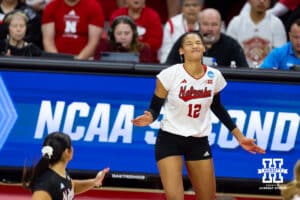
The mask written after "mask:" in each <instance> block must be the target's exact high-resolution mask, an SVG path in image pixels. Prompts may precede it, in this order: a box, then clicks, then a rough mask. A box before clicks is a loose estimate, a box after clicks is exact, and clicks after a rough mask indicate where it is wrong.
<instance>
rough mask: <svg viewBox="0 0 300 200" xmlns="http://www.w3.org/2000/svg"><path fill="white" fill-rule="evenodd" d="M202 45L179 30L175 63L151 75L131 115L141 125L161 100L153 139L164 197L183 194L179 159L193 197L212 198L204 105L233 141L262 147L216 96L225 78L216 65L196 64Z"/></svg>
mask: <svg viewBox="0 0 300 200" xmlns="http://www.w3.org/2000/svg"><path fill="white" fill-rule="evenodd" d="M204 51H205V47H204V44H203V39H202V36H201V35H200V34H199V33H198V32H188V33H185V34H184V35H183V36H182V40H181V48H180V49H179V53H180V54H181V55H182V56H183V58H184V63H183V64H176V65H173V66H171V67H169V68H166V69H164V70H162V71H161V72H160V73H159V74H158V75H157V82H156V89H155V93H154V95H153V98H152V100H151V104H150V107H149V109H148V110H147V111H145V112H144V114H143V115H140V116H138V117H136V118H135V119H133V120H132V123H133V124H134V125H136V126H147V125H149V124H150V123H152V122H153V121H154V120H155V119H156V118H157V117H158V115H159V113H160V109H161V107H162V106H164V112H165V113H164V117H163V119H162V122H161V128H160V130H159V133H158V137H157V140H156V144H155V156H156V161H157V165H158V169H159V173H160V177H161V181H162V184H163V188H164V191H165V193H166V197H167V199H168V200H183V199H184V187H183V181H182V169H183V159H182V156H183V157H184V161H185V164H186V168H187V172H188V176H189V178H190V181H191V183H192V186H193V189H194V191H195V193H196V196H197V199H198V200H200V199H201V200H203V199H205V200H212V199H215V192H216V183H215V175H214V168H213V160H212V153H211V149H210V146H209V143H208V137H207V136H208V135H209V134H210V132H211V129H212V122H211V119H210V110H212V111H213V112H214V113H215V114H216V116H217V117H218V118H219V119H220V120H221V121H222V122H223V123H224V124H225V125H226V126H227V128H228V129H229V130H230V131H231V132H232V133H233V135H234V136H235V138H236V139H237V140H238V142H239V144H240V145H241V146H242V147H243V148H244V149H245V150H247V151H249V152H252V153H264V152H265V151H264V150H263V149H261V148H260V147H258V146H257V145H256V144H255V143H254V140H253V139H249V138H246V137H244V135H243V133H242V132H241V131H240V130H239V129H238V128H237V127H236V125H235V124H234V123H233V122H232V120H231V118H230V116H229V114H228V113H227V111H226V110H225V109H224V107H223V106H222V104H221V102H220V95H219V93H220V91H221V90H222V89H223V88H224V87H225V85H226V81H225V79H224V77H223V76H222V74H221V72H220V71H219V70H217V69H214V68H211V67H208V66H206V65H204V64H202V56H203V53H204Z"/></svg>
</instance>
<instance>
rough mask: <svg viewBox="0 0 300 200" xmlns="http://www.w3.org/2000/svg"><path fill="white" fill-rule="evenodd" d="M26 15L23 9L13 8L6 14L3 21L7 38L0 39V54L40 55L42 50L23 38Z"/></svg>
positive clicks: (26, 20)
mask: <svg viewBox="0 0 300 200" xmlns="http://www.w3.org/2000/svg"><path fill="white" fill-rule="evenodd" d="M27 22H28V17H27V15H26V14H25V13H24V12H23V11H19V10H15V11H12V12H11V13H9V14H7V15H6V16H5V18H4V23H5V25H6V26H7V30H6V31H7V38H6V39H5V40H1V41H0V52H1V55H6V56H29V57H33V56H41V55H42V52H43V51H42V50H41V49H40V48H39V47H38V46H36V45H35V44H33V43H28V42H26V41H25V40H24V38H25V35H26V30H27Z"/></svg>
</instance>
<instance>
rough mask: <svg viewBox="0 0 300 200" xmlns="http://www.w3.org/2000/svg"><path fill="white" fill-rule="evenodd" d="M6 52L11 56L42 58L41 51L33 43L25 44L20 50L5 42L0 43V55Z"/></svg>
mask: <svg viewBox="0 0 300 200" xmlns="http://www.w3.org/2000/svg"><path fill="white" fill-rule="evenodd" d="M7 50H10V54H11V55H12V56H28V57H39V56H42V54H43V51H42V50H41V49H40V48H39V47H38V46H36V45H35V44H33V43H27V45H26V46H24V47H22V48H17V47H14V46H11V45H9V44H8V41H7V40H1V41H0V55H5V54H6V53H7Z"/></svg>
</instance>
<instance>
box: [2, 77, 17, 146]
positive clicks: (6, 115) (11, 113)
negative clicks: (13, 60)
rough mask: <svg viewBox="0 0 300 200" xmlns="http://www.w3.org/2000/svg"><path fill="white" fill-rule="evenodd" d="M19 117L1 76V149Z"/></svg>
mask: <svg viewBox="0 0 300 200" xmlns="http://www.w3.org/2000/svg"><path fill="white" fill-rule="evenodd" d="M17 117H18V115H17V112H16V110H15V108H14V105H13V103H12V100H11V98H10V96H9V93H8V91H7V89H6V87H5V85H4V82H3V80H2V77H1V76H0V150H1V149H2V147H3V145H4V143H5V141H6V139H7V137H8V135H9V133H10V130H11V129H12V127H13V126H14V124H15V122H16V120H17Z"/></svg>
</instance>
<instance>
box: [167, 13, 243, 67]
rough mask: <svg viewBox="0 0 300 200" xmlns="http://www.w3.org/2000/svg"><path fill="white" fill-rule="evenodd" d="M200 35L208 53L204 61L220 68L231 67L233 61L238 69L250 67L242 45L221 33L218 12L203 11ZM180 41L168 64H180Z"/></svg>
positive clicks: (174, 47) (200, 20)
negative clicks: (211, 62)
mask: <svg viewBox="0 0 300 200" xmlns="http://www.w3.org/2000/svg"><path fill="white" fill-rule="evenodd" d="M199 23H200V33H202V35H203V36H204V37H203V39H204V44H205V48H206V51H205V52H204V60H205V59H208V60H211V61H212V60H214V61H215V62H216V63H214V64H217V65H218V66H220V67H229V66H230V64H231V62H232V61H235V63H236V65H237V67H248V63H247V60H246V57H245V54H244V51H243V49H242V47H241V46H240V44H239V43H238V42H237V41H236V40H235V39H233V38H231V37H230V36H227V35H226V34H224V33H222V32H221V27H222V19H221V15H220V13H219V11H218V10H216V9H214V8H206V9H204V10H202V11H201V14H200V18H199ZM179 48H180V39H178V40H177V41H176V43H175V44H174V46H173V48H172V50H171V52H170V54H169V56H168V59H167V62H166V63H167V64H176V63H180V62H182V61H181V58H180V55H179Z"/></svg>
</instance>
